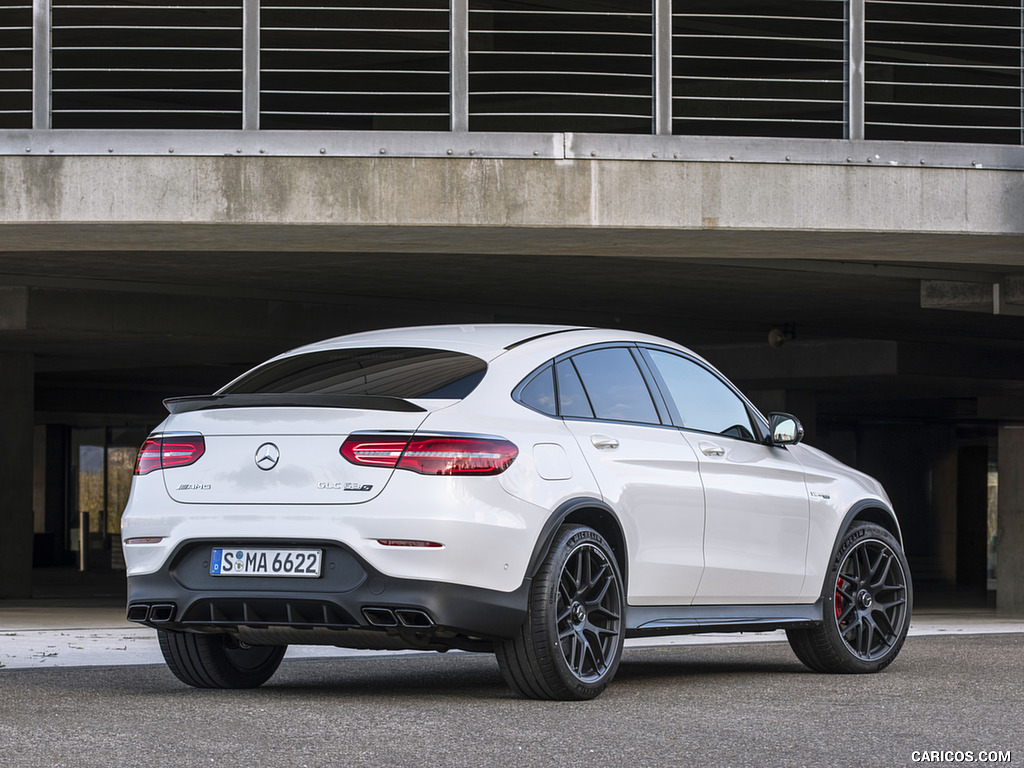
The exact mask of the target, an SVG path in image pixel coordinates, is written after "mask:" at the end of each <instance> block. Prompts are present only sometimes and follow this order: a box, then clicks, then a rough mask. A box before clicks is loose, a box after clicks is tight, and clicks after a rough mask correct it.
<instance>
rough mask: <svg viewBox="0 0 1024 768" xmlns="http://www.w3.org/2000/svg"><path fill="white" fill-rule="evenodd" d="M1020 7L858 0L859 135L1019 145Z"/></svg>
mask: <svg viewBox="0 0 1024 768" xmlns="http://www.w3.org/2000/svg"><path fill="white" fill-rule="evenodd" d="M1021 12H1022V10H1021V3H1020V2H1019V1H1018V0H1012V1H1011V0H1002V1H1000V0H989V2H982V3H970V2H926V3H925V2H910V1H909V0H865V104H864V114H865V134H866V135H867V136H868V137H879V138H886V139H896V140H911V141H913V140H918V141H920V140H939V141H976V142H977V141H980V142H993V143H1004V144H1019V143H1020V142H1021V130H1022V127H1024V126H1022V122H1021V112H1022V103H1021V93H1022V91H1021V31H1022V29H1021Z"/></svg>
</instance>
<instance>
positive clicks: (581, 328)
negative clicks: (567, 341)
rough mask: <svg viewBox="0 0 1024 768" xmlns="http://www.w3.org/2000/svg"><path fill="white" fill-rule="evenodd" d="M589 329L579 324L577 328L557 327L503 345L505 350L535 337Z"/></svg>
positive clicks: (540, 337) (541, 337)
mask: <svg viewBox="0 0 1024 768" xmlns="http://www.w3.org/2000/svg"><path fill="white" fill-rule="evenodd" d="M589 330H591V329H590V328H584V327H582V326H580V327H579V328H559V329H558V330H557V331H545V332H544V333H538V334H537V335H536V336H528V337H527V338H525V339H520V340H519V341H515V342H512V343H511V344H509V345H508V346H507V347H505V349H506V350H510V349H515V348H516V347H519V346H522V345H523V344H526V343H528V342H531V341H535V340H536V339H543V338H544V337H545V336H554V335H555V334H558V333H569V332H570V331H589Z"/></svg>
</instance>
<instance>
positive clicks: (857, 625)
mask: <svg viewBox="0 0 1024 768" xmlns="http://www.w3.org/2000/svg"><path fill="white" fill-rule="evenodd" d="M907 608H908V606H907V576H906V573H905V571H904V569H903V567H902V566H901V565H900V562H899V559H898V558H897V557H896V554H895V552H893V550H892V549H891V548H890V547H889V546H888V545H887V544H886V543H885V542H882V541H880V540H878V539H867V540H865V541H862V542H860V543H859V544H857V545H856V546H855V547H854V548H853V549H852V550H851V551H850V552H849V553H848V554H847V555H846V559H845V561H844V562H843V565H842V566H841V567H840V569H839V576H838V577H837V579H836V595H835V611H834V613H835V621H836V629H837V630H838V631H839V636H840V637H841V638H842V639H843V642H844V643H845V644H846V647H847V648H849V650H850V652H851V653H852V654H853V655H854V656H856V657H857V658H859V659H861V660H862V661H876V660H878V659H880V658H883V657H884V656H885V655H886V654H887V653H888V652H889V651H890V650H892V647H893V646H894V645H895V644H896V642H898V641H900V640H901V636H900V630H901V629H902V628H903V625H904V623H905V622H904V617H905V615H906V613H907Z"/></svg>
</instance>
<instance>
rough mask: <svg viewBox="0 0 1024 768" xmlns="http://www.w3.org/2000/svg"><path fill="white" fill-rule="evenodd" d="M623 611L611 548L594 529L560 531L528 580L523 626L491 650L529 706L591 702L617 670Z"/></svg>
mask: <svg viewBox="0 0 1024 768" xmlns="http://www.w3.org/2000/svg"><path fill="white" fill-rule="evenodd" d="M624 610H625V596H624V590H623V586H622V576H621V574H620V573H619V567H618V564H617V563H616V561H615V556H614V555H613V554H612V551H611V547H609V546H608V543H607V542H606V541H605V540H604V538H603V537H602V536H601V535H600V534H599V533H597V531H595V530H593V529H592V528H588V527H586V526H582V525H563V526H562V527H561V528H560V529H559V530H558V533H557V534H556V535H555V540H554V542H553V543H552V545H551V549H550V550H549V552H548V555H547V557H546V558H545V560H544V563H543V564H542V565H541V567H540V570H539V571H538V572H537V575H536V577H535V578H534V580H533V585H532V587H531V589H530V607H529V612H528V614H527V618H526V621H525V622H524V623H523V626H522V627H521V628H520V630H519V632H518V633H517V634H516V636H515V637H513V638H511V639H509V640H505V641H502V642H499V643H497V644H496V646H495V653H496V655H497V658H498V666H499V667H500V669H501V673H502V675H503V676H504V678H505V681H506V682H507V683H508V684H509V687H511V688H512V690H514V691H515V692H516V693H518V694H519V695H521V696H525V697H526V698H531V699H559V700H563V701H574V700H575V701H579V700H584V699H592V698H594V697H595V696H597V695H598V694H600V693H601V692H602V691H603V690H604V689H605V688H607V687H608V683H610V682H611V680H612V678H613V677H614V676H615V672H616V670H617V669H618V667H619V658H620V657H621V655H622V643H623V639H624V637H625V634H624V624H623V614H624Z"/></svg>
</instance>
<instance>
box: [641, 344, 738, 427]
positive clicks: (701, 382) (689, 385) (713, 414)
mask: <svg viewBox="0 0 1024 768" xmlns="http://www.w3.org/2000/svg"><path fill="white" fill-rule="evenodd" d="M649 352H650V356H651V360H652V361H653V362H654V365H655V367H656V368H657V371H658V372H659V373H660V374H661V378H662V380H663V381H664V383H665V386H666V388H667V389H668V392H667V393H666V394H667V395H668V397H669V398H670V399H671V400H672V401H673V405H674V406H675V412H674V413H673V418H674V419H675V420H676V422H677V423H678V425H679V426H681V427H687V428H688V429H696V430H699V431H701V432H714V433H717V434H720V435H727V436H729V437H740V438H743V439H745V440H753V439H754V434H753V432H752V430H751V424H750V414H749V412H748V411H747V407H746V405H745V404H744V402H743V401H742V400H741V399H740V398H739V397H738V396H737V395H736V393H735V392H733V391H732V390H731V389H730V388H729V387H728V386H727V385H726V384H725V383H724V382H723V381H722V380H721V379H719V378H718V377H717V376H715V375H714V374H713V373H711V371H709V370H708V369H706V368H704V367H703V366H700V365H698V364H697V363H695V362H693V361H692V360H687V359H686V358H685V357H680V356H679V355H673V354H671V353H668V352H661V351H658V350H653V349H652V350H649Z"/></svg>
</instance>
